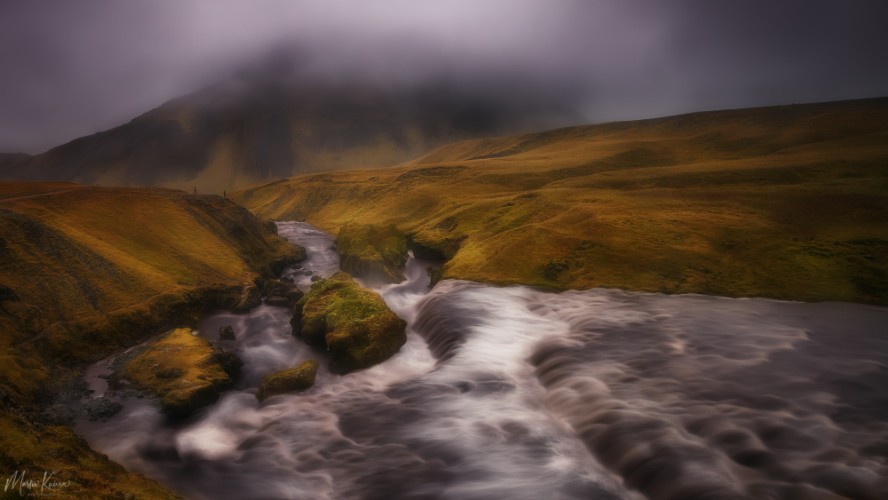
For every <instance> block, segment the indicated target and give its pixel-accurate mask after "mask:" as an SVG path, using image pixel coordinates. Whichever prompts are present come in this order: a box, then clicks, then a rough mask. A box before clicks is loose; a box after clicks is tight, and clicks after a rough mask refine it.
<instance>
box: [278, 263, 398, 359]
mask: <svg viewBox="0 0 888 500" xmlns="http://www.w3.org/2000/svg"><path fill="white" fill-rule="evenodd" d="M300 305H301V309H300V308H299V307H298V306H297V307H296V308H294V310H295V311H296V312H295V313H294V318H293V320H292V321H291V324H292V325H293V333H294V335H296V336H297V337H299V338H301V339H303V340H304V341H305V342H306V343H308V344H309V345H312V346H314V347H316V348H318V349H322V350H324V351H326V352H328V353H329V354H330V356H331V362H330V369H331V370H332V371H334V372H339V373H342V372H349V371H353V370H360V369H363V368H368V367H370V366H373V365H375V364H378V363H381V362H383V361H385V360H386V359H388V358H390V357H391V356H392V355H394V354H395V353H396V352H398V350H399V349H400V348H401V346H402V345H404V343H405V342H406V341H407V335H406V333H405V330H406V326H407V324H406V323H405V322H404V320H402V319H401V318H399V317H398V316H397V315H396V314H395V313H394V312H392V310H391V309H389V308H388V306H387V305H386V303H385V301H383V300H382V297H381V296H380V295H379V294H378V293H376V292H374V291H372V290H368V289H366V288H362V287H360V286H359V285H358V284H357V283H356V282H355V281H354V280H353V279H352V278H351V276H349V275H348V274H346V273H343V272H339V273H336V274H335V275H333V276H332V277H330V278H327V279H324V280H320V281H318V282H316V283H314V284H313V285H312V287H311V290H310V291H309V292H308V293H307V294H306V295H305V297H304V298H303V299H302V301H300ZM296 315H298V325H297V324H296V323H297V319H296Z"/></svg>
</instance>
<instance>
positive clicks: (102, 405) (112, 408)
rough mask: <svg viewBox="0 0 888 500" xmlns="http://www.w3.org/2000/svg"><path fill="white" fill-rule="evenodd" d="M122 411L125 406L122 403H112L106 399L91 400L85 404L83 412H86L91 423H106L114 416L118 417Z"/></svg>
mask: <svg viewBox="0 0 888 500" xmlns="http://www.w3.org/2000/svg"><path fill="white" fill-rule="evenodd" d="M122 409H123V406H122V405H121V404H120V403H117V402H115V401H111V400H110V399H108V398H106V397H101V398H95V399H89V400H87V401H86V403H84V404H83V410H84V411H85V412H86V417H87V418H88V419H90V420H91V421H96V420H100V421H102V422H104V421H105V420H108V419H109V418H111V417H113V416H114V415H117V413H118V412H120V410H122Z"/></svg>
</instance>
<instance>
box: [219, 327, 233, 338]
mask: <svg viewBox="0 0 888 500" xmlns="http://www.w3.org/2000/svg"><path fill="white" fill-rule="evenodd" d="M234 339H235V336H234V328H232V327H231V325H225V326H223V327H220V328H219V340H234Z"/></svg>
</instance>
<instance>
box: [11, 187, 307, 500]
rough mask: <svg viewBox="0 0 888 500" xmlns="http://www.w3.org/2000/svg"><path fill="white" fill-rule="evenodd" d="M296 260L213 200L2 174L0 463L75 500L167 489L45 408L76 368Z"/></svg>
mask: <svg viewBox="0 0 888 500" xmlns="http://www.w3.org/2000/svg"><path fill="white" fill-rule="evenodd" d="M299 257H300V254H299V251H298V249H294V247H292V246H291V245H289V244H287V243H286V242H284V241H283V240H282V239H280V238H278V237H277V236H275V235H274V234H272V232H270V229H269V228H268V227H267V226H266V225H265V224H262V223H261V222H260V221H258V220H257V219H256V218H255V217H253V216H252V215H251V214H250V213H249V212H248V211H246V210H245V209H244V208H242V207H240V206H238V205H236V204H234V203H232V202H230V201H228V200H224V199H222V198H221V197H219V196H192V195H189V194H186V193H184V192H181V191H172V190H163V189H125V188H95V187H85V186H81V185H77V184H70V183H0V261H2V266H0V333H2V335H0V408H2V410H3V411H2V412H0V468H2V470H4V471H16V470H19V471H22V470H28V471H32V472H33V473H34V474H35V475H38V476H39V475H40V474H42V472H40V471H44V470H47V471H57V472H58V474H57V477H58V478H59V480H65V481H66V480H72V481H73V482H74V483H73V485H72V486H71V488H69V489H68V490H67V491H66V492H63V495H66V494H70V495H72V496H73V497H81V498H82V497H91V496H92V495H93V494H98V493H101V494H108V495H110V492H113V491H118V492H121V497H122V496H123V494H124V493H127V494H129V493H136V494H137V495H141V496H144V497H145V498H165V497H167V496H170V495H169V494H168V493H166V492H165V490H163V489H162V488H161V487H159V486H157V485H156V484H155V483H154V482H153V481H149V480H147V479H145V478H143V477H141V476H138V475H134V474H130V473H127V472H126V471H125V470H123V468H121V467H119V466H117V465H116V464H113V463H112V462H110V461H108V459H107V458H105V457H103V456H101V455H98V454H96V453H94V452H92V451H91V450H89V448H88V446H87V445H86V443H85V442H84V441H83V440H81V439H79V438H78V437H76V436H75V435H74V434H73V432H72V431H71V430H70V429H69V428H68V427H65V426H63V425H59V422H55V421H53V420H52V419H48V420H47V419H46V418H44V417H43V416H42V415H43V414H42V413H41V412H42V411H43V410H45V406H46V404H47V403H48V402H49V400H50V397H51V395H52V394H53V393H54V392H56V391H57V390H58V389H59V388H61V387H63V386H65V385H66V383H67V382H69V379H70V378H71V377H72V376H74V375H76V373H77V370H76V369H77V368H80V367H83V366H85V364H86V363H88V362H90V361H96V360H98V359H101V357H103V356H105V355H108V354H110V353H111V352H113V351H115V350H119V349H122V348H124V347H128V346H131V345H134V344H136V343H138V342H139V341H141V340H143V339H144V338H145V337H146V336H147V335H149V334H152V333H155V332H157V331H158V330H161V329H163V328H166V327H171V326H178V324H180V323H188V322H190V321H193V320H194V318H196V317H198V316H199V315H200V314H201V313H202V312H203V311H205V310H206V309H207V308H211V307H221V306H228V307H231V306H232V305H236V304H237V303H238V302H239V301H240V300H241V297H242V295H243V293H244V290H245V289H249V288H250V287H251V286H254V281H255V280H256V279H257V278H259V277H260V276H271V275H276V274H277V272H278V271H279V270H280V269H281V266H282V265H283V264H284V263H285V262H288V261H292V260H294V259H298V258H299ZM9 473H10V474H11V473H12V472H9Z"/></svg>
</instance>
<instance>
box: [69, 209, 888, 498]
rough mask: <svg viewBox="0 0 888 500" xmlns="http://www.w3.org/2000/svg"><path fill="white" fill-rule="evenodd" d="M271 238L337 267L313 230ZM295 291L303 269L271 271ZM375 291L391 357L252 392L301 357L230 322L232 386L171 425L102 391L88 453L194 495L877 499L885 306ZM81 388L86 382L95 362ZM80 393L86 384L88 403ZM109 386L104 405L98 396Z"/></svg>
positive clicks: (885, 403) (269, 325)
mask: <svg viewBox="0 0 888 500" xmlns="http://www.w3.org/2000/svg"><path fill="white" fill-rule="evenodd" d="M279 232H280V234H281V235H282V236H283V237H285V238H287V239H289V240H290V241H292V242H294V243H298V244H300V245H302V246H304V247H306V249H307V250H308V255H309V257H308V260H307V261H306V262H304V263H303V264H302V265H303V266H304V268H305V270H306V271H310V272H312V273H313V274H312V275H319V276H328V275H330V274H332V273H333V272H335V271H336V269H337V267H338V257H337V256H336V253H335V249H334V248H333V247H332V240H331V239H330V237H329V236H327V235H325V234H323V233H321V232H319V231H317V230H316V229H314V228H312V227H311V226H309V225H307V224H304V223H297V222H286V223H279ZM288 273H289V275H290V276H291V278H292V279H293V280H294V281H295V282H297V283H298V284H299V285H300V286H302V287H307V286H309V284H310V277H311V275H309V274H308V273H307V272H298V271H293V270H291V271H289V272H288ZM405 274H406V275H407V277H408V279H407V281H405V282H404V283H401V284H398V285H388V286H385V287H382V288H380V289H378V291H379V292H380V293H381V294H382V296H383V298H384V299H385V300H386V302H387V303H388V304H389V306H390V307H391V308H392V309H393V310H394V311H395V312H396V313H397V314H398V315H399V316H401V317H402V318H404V319H405V320H406V321H407V322H408V340H407V344H406V345H404V347H403V348H402V349H401V351H400V352H399V353H398V354H397V355H395V356H394V357H393V358H392V359H390V360H388V361H386V362H385V363H382V364H380V365H378V366H375V367H373V368H371V369H369V370H364V371H360V372H356V373H351V374H348V375H342V376H341V375H334V374H331V373H329V372H328V371H327V370H326V369H325V368H322V369H321V371H320V372H319V374H318V378H317V381H316V384H315V386H314V387H312V388H311V389H309V390H308V391H306V392H304V393H301V394H292V395H282V396H276V397H273V398H270V399H268V400H266V401H265V402H264V403H260V402H258V401H257V400H256V397H255V396H254V394H255V389H256V386H257V384H258V381H259V380H260V379H261V377H262V376H264V375H266V374H268V373H271V372H273V371H277V370H280V369H283V368H287V367H290V366H293V365H295V364H297V363H299V362H301V361H303V360H305V359H309V358H316V359H319V360H321V361H322V363H321V364H322V365H324V364H325V363H324V361H325V360H323V354H319V353H317V352H314V351H312V350H311V349H310V348H309V347H308V346H306V345H304V344H302V343H301V341H299V340H297V339H294V338H293V337H292V336H291V334H290V326H289V324H288V321H289V319H290V318H289V314H290V312H289V311H288V310H287V309H285V308H280V307H272V306H267V305H263V306H260V307H258V308H256V309H255V310H253V311H251V312H249V313H246V314H239V315H238V314H231V313H217V314H214V315H212V316H210V317H208V318H206V319H205V320H204V321H203V323H202V324H201V325H200V328H199V331H200V335H202V336H204V337H206V338H208V339H211V340H216V339H217V338H218V333H217V332H218V330H219V327H221V326H224V325H228V324H230V325H232V326H233V327H234V330H235V331H236V333H237V340H236V341H234V344H233V348H234V350H235V351H236V352H237V354H238V356H239V357H240V358H241V359H242V360H243V361H244V362H245V366H244V369H243V373H242V376H241V378H240V380H239V382H238V384H237V385H236V386H235V388H234V389H232V390H230V391H228V392H226V393H224V394H223V395H222V397H221V398H220V399H219V401H218V402H217V403H216V404H214V405H213V406H211V407H209V408H206V409H204V410H201V411H199V412H198V413H197V414H196V415H194V416H193V417H191V418H190V419H188V420H186V421H182V422H169V421H167V420H166V419H165V418H164V417H163V416H162V415H161V414H160V413H159V411H158V410H157V408H156V407H155V405H154V404H153V403H152V402H151V401H150V400H148V399H138V398H131V397H130V398H122V401H121V402H122V403H123V404H124V409H123V411H121V412H120V413H119V414H117V415H116V416H114V417H112V418H111V419H110V420H108V421H107V422H102V423H97V422H88V421H85V420H84V421H81V422H79V423H78V425H77V427H76V429H77V430H78V432H80V433H81V434H82V435H83V436H84V437H85V438H86V439H87V440H88V441H89V443H90V445H91V446H92V447H93V448H95V449H97V450H99V451H101V452H103V453H105V454H107V455H108V456H109V457H110V458H111V459H112V460H114V461H116V462H118V463H121V464H122V465H124V466H125V467H126V468H128V469H130V470H135V471H138V472H142V473H144V474H146V475H148V476H150V477H153V478H155V479H157V480H158V481H160V482H161V483H163V484H165V485H167V486H169V487H170V488H171V489H173V490H174V491H176V492H177V493H179V494H181V495H183V496H185V497H187V498H196V499H224V498H231V499H244V498H295V499H323V498H331V499H332V498H337V499H338V498H343V499H350V498H368V499H377V498H378V499H408V498H409V499H420V498H423V499H425V498H428V499H436V498H441V499H513V498H514V499H540V498H543V499H617V498H627V499H641V498H652V499H675V500H678V499H722V498H755V499H758V498H787V499H807V498H811V499H830V498H860V499H879V498H888V329H886V325H888V309H886V308H880V307H871V306H863V305H854V304H840V303H826V304H802V303H792V302H779V301H772V300H764V299H753V300H748V299H739V300H738V299H723V298H715V297H706V296H696V295H688V296H666V295H658V294H637V293H626V292H620V291H616V290H601V289H596V290H587V291H579V292H565V293H561V294H554V293H548V292H543V291H539V290H535V289H531V288H528V287H492V286H486V285H480V284H476V283H470V282H462V281H444V282H442V283H439V284H438V285H437V286H436V287H435V289H434V290H432V291H429V289H428V287H427V283H428V276H427V274H426V269H425V264H424V263H421V262H417V261H415V260H413V259H411V260H410V261H409V262H408V265H407V269H406V273H405ZM107 365H108V361H107V360H106V361H105V362H103V363H100V364H98V365H96V367H94V368H93V369H91V370H90V371H89V372H88V376H87V378H88V382H89V383H90V384H91V386H92V387H93V388H94V389H96V390H97V391H99V392H104V391H105V388H104V386H103V385H102V383H101V379H99V378H97V374H99V373H101V372H102V371H103V369H104V368H103V367H106V366H107ZM97 395H100V394H97ZM108 395H109V396H110V397H112V398H115V397H116V398H118V399H121V397H120V396H115V395H114V394H113V393H109V394H108Z"/></svg>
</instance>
